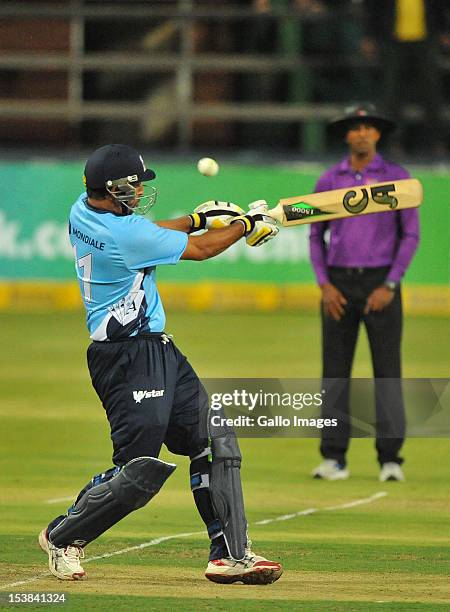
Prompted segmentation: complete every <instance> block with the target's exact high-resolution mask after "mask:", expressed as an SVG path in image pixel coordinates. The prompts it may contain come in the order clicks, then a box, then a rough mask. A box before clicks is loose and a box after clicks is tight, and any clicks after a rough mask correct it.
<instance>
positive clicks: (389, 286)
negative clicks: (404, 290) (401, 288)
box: [383, 280, 398, 291]
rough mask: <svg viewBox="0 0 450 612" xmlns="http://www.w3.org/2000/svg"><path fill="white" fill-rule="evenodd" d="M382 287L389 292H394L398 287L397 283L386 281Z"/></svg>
mask: <svg viewBox="0 0 450 612" xmlns="http://www.w3.org/2000/svg"><path fill="white" fill-rule="evenodd" d="M383 287H386V289H389V291H395V290H396V289H397V287H398V283H396V282H395V281H390V280H387V281H385V282H384V284H383Z"/></svg>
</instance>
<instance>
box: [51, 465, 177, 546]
mask: <svg viewBox="0 0 450 612" xmlns="http://www.w3.org/2000/svg"><path fill="white" fill-rule="evenodd" d="M175 468H176V465H174V464H173V463H165V462H164V461H161V460H160V459H154V458H153V457H137V458H136V459H132V460H131V461H129V462H128V463H126V464H125V465H124V466H123V468H122V469H121V470H120V472H118V473H117V474H116V475H115V476H114V477H113V478H111V479H110V480H108V482H104V483H102V484H99V485H97V486H93V487H91V488H90V489H89V490H88V491H86V493H85V494H84V495H83V496H82V497H81V499H78V500H77V502H76V503H75V505H74V506H72V508H71V509H70V511H69V514H68V516H67V517H66V518H65V519H64V520H63V521H61V522H60V523H59V524H58V525H57V526H56V527H55V528H54V529H52V531H51V532H50V533H49V539H50V542H51V543H52V544H54V545H55V546H57V547H58V548H64V547H65V546H68V545H69V544H76V545H78V546H85V545H86V544H89V542H92V540H95V539H96V538H98V536H99V535H101V534H102V533H104V532H105V531H106V530H107V529H109V528H110V527H112V526H113V525H115V524H116V523H117V522H118V521H120V520H121V519H123V518H124V517H125V516H127V515H128V514H130V512H132V511H133V510H137V509H138V508H142V507H143V506H145V504H146V503H147V502H149V501H150V500H151V499H152V497H154V496H155V495H156V494H157V493H158V491H159V489H160V488H161V487H162V485H163V484H164V482H165V481H166V480H167V478H168V477H169V476H170V475H171V474H172V472H173V471H174V470H175Z"/></svg>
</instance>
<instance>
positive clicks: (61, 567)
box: [39, 529, 87, 580]
mask: <svg viewBox="0 0 450 612" xmlns="http://www.w3.org/2000/svg"><path fill="white" fill-rule="evenodd" d="M39 546H40V547H41V548H42V550H43V551H44V552H46V553H47V554H48V567H49V570H50V571H51V573H52V574H53V575H54V576H56V577H57V578H59V579H60V580H84V579H85V578H87V576H86V572H85V571H84V569H83V568H82V567H81V565H80V559H84V550H83V549H82V548H80V547H79V546H66V547H65V548H57V547H56V546H54V545H53V544H52V543H51V542H50V540H49V539H48V533H47V529H43V530H42V531H41V533H40V534H39Z"/></svg>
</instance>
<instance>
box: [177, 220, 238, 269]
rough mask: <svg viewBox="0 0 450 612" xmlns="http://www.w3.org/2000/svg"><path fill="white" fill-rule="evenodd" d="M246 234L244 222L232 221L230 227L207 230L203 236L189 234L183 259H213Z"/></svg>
mask: <svg viewBox="0 0 450 612" xmlns="http://www.w3.org/2000/svg"><path fill="white" fill-rule="evenodd" d="M243 235H244V225H243V223H239V222H236V223H232V224H231V225H229V226H228V227H223V228H221V229H215V230H211V231H207V232H205V233H204V234H202V235H201V236H189V239H188V243H187V247H186V250H185V251H184V253H183V255H182V256H181V259H193V260H197V261H200V260H204V259H211V257H215V256H216V255H219V254H220V253H223V251H225V250H226V249H228V247H230V246H231V245H232V244H234V243H235V242H237V241H238V240H239V239H240V238H242V236H243Z"/></svg>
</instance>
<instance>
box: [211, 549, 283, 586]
mask: <svg viewBox="0 0 450 612" xmlns="http://www.w3.org/2000/svg"><path fill="white" fill-rule="evenodd" d="M282 573H283V567H282V566H281V564H280V563H275V562H274V561H268V560H267V559H265V558H264V557H259V556H258V555H255V554H253V553H252V551H251V550H250V549H248V548H247V549H246V551H245V557H244V558H243V559H242V560H241V561H236V560H235V559H231V558H230V557H228V558H225V559H214V561H210V562H209V563H208V567H207V568H206V572H205V576H206V577H207V578H208V580H211V581H212V582H219V583H220V584H232V583H233V582H243V583H244V584H272V582H275V581H276V580H278V578H279V577H280V576H281V574H282Z"/></svg>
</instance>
